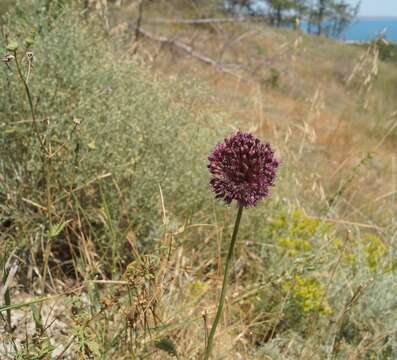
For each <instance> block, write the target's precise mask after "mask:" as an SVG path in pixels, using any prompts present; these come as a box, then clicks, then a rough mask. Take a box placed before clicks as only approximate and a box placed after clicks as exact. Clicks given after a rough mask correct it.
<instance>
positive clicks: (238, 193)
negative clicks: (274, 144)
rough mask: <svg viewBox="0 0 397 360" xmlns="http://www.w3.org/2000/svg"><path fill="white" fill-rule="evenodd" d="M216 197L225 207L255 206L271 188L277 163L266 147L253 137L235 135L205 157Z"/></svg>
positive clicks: (271, 152)
mask: <svg viewBox="0 0 397 360" xmlns="http://www.w3.org/2000/svg"><path fill="white" fill-rule="evenodd" d="M208 160H209V164H208V169H209V171H210V173H211V174H212V175H213V177H212V179H211V181H210V184H211V187H212V190H213V192H214V193H215V194H216V197H217V198H219V199H223V200H224V201H225V202H226V203H227V204H230V203H231V202H232V201H233V200H236V201H237V202H238V204H239V205H240V206H243V207H247V206H255V205H256V204H257V203H258V201H259V200H261V199H263V198H265V197H266V196H268V195H269V188H270V187H271V186H274V181H275V178H276V170H277V167H278V165H279V162H278V161H277V159H276V158H275V156H274V151H273V150H272V148H271V147H270V145H269V144H263V143H262V142H261V141H260V140H259V139H257V138H256V137H254V136H253V135H252V134H249V133H243V132H237V133H236V134H234V135H232V136H230V137H229V138H227V139H225V141H224V142H223V143H221V144H218V145H217V146H216V147H215V149H214V151H213V152H212V153H211V155H210V156H209V157H208Z"/></svg>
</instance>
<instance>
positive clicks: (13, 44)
mask: <svg viewBox="0 0 397 360" xmlns="http://www.w3.org/2000/svg"><path fill="white" fill-rule="evenodd" d="M7 50H8V51H12V52H15V51H17V50H18V43H17V42H16V41H11V42H10V43H8V45H7Z"/></svg>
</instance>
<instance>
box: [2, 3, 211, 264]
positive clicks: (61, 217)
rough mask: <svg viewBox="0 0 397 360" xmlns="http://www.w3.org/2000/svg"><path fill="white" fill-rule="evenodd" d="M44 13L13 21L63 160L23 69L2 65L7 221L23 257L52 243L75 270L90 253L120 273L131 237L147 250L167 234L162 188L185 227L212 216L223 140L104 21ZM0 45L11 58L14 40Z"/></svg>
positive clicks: (21, 11) (26, 12) (178, 89)
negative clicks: (214, 149)
mask: <svg viewBox="0 0 397 360" xmlns="http://www.w3.org/2000/svg"><path fill="white" fill-rule="evenodd" d="M35 4H36V6H34V7H32V8H31V9H28V8H27V7H26V8H23V7H19V8H17V10H15V11H16V12H15V13H13V14H10V15H8V17H7V18H6V29H7V32H8V33H9V34H10V36H9V38H8V43H10V42H18V43H19V49H18V50H17V54H18V57H19V62H20V64H21V67H22V68H23V73H24V74H26V72H27V71H28V70H27V67H28V66H27V62H26V52H27V50H29V51H32V52H33V54H34V62H33V68H32V69H31V74H30V79H29V87H30V91H31V93H32V96H33V103H34V108H35V116H36V123H37V130H38V132H39V133H40V134H41V136H42V139H43V140H44V142H45V146H46V147H47V148H48V149H49V148H51V149H52V153H53V154H54V153H55V155H54V156H52V157H51V159H50V160H49V159H48V158H49V157H48V156H47V155H46V154H43V149H42V148H41V146H40V141H39V137H38V136H37V134H36V133H35V131H34V128H32V118H31V114H30V110H29V106H28V101H27V99H26V94H25V93H24V91H23V86H22V84H21V83H20V82H19V81H18V76H17V70H16V65H15V62H10V63H9V64H8V66H2V69H1V72H2V76H1V79H0V86H1V88H2V89H4V94H5V96H2V97H1V99H0V127H1V133H0V154H1V155H0V156H1V159H2V160H1V163H0V177H1V178H2V179H3V180H4V181H2V182H1V184H0V196H1V197H2V198H4V199H6V201H5V206H3V208H2V210H1V213H0V216H1V222H5V221H7V234H8V235H7V238H8V240H9V241H15V242H17V243H18V244H19V246H20V248H23V247H24V246H25V245H28V244H29V245H30V246H32V247H33V249H34V250H32V251H36V250H37V251H38V252H42V251H41V250H39V244H40V242H41V241H42V240H44V242H45V243H47V244H49V243H50V241H51V243H52V244H51V245H49V246H52V249H53V253H54V255H58V256H59V257H60V258H61V259H63V260H67V259H70V258H71V257H73V255H74V254H79V253H81V252H83V250H82V249H83V248H84V247H86V248H85V250H84V251H92V252H93V253H96V254H97V256H99V257H100V258H102V259H104V260H105V263H106V262H107V260H106V259H109V261H110V260H111V262H112V264H113V265H115V264H116V263H118V262H119V261H120V260H122V258H123V257H126V258H129V252H125V251H123V248H124V245H125V244H126V241H125V238H126V234H127V232H131V231H132V232H133V233H134V234H135V235H136V236H137V239H138V247H142V246H144V244H146V245H145V246H147V244H148V240H153V239H156V237H157V236H158V235H159V234H162V229H163V228H162V220H161V219H162V216H161V205H160V187H161V190H162V193H163V194H164V198H165V206H166V208H167V210H168V211H169V213H168V214H167V216H172V214H173V213H174V214H175V215H176V218H180V219H185V218H186V217H188V216H190V214H191V213H193V212H195V211H196V210H197V209H198V208H200V206H201V203H202V200H203V199H202V197H203V195H202V193H203V189H206V188H207V184H206V178H207V174H206V169H205V166H204V165H202V164H203V163H205V156H206V154H207V152H208V149H209V147H208V146H207V144H210V145H212V143H213V141H211V135H210V134H209V133H208V131H207V130H206V129H205V128H203V127H202V126H200V119H199V118H198V117H196V118H193V117H192V116H191V114H190V113H189V111H188V109H187V106H181V105H178V104H176V102H175V100H174V98H175V97H176V95H178V96H179V97H183V99H184V100H185V101H184V102H185V104H186V103H188V99H189V96H191V93H192V92H193V90H191V91H190V93H189V92H187V91H186V90H185V89H186V88H187V86H182V85H181V84H176V83H174V82H169V83H165V82H163V83H161V82H158V81H155V80H154V79H153V78H151V76H150V75H149V74H148V72H147V71H145V69H143V67H142V66H140V65H139V64H138V62H137V61H136V60H134V59H131V58H130V57H129V56H128V54H123V53H122V52H121V50H120V49H119V48H118V46H117V44H114V43H111V42H110V41H109V40H108V38H107V35H106V33H105V32H104V30H103V27H102V25H101V22H100V19H88V20H87V19H83V18H82V17H81V15H80V14H79V12H78V11H77V9H74V10H73V9H71V8H69V7H65V8H63V10H59V9H58V13H57V20H56V21H50V20H49V17H48V16H47V15H48V14H47V13H46V12H45V11H44V10H43V9H42V7H40V6H39V5H40V4H37V3H35ZM59 11H61V13H59ZM17 34H18V36H17ZM20 34H22V35H20ZM25 38H27V39H30V40H29V44H30V43H31V42H33V46H30V47H29V49H27V48H26V47H25V43H26V40H25ZM0 46H1V48H0V50H1V51H2V53H5V47H6V46H7V43H6V41H5V39H3V40H2V43H1V45H0ZM170 88H173V89H174V91H173V94H170ZM192 88H193V89H194V87H192ZM214 135H215V134H214ZM82 242H83V243H82ZM152 246H153V245H152ZM88 249H89V250H88ZM41 255H42V256H44V254H43V253H42V254H41ZM86 255H87V254H86ZM85 259H86V260H87V261H88V257H87V256H86V257H85ZM124 260H125V259H124Z"/></svg>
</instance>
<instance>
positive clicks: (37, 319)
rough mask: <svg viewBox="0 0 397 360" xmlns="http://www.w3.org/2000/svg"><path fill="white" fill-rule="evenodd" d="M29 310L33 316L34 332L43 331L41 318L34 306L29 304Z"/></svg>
mask: <svg viewBox="0 0 397 360" xmlns="http://www.w3.org/2000/svg"><path fill="white" fill-rule="evenodd" d="M30 308H31V310H32V315H33V320H34V323H35V325H36V330H42V329H43V318H42V316H41V313H40V311H39V310H38V308H37V306H36V305H35V304H31V305H30Z"/></svg>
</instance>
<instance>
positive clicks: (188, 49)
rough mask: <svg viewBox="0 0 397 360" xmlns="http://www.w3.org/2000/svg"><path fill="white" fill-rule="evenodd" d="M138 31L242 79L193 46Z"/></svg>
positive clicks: (142, 30)
mask: <svg viewBox="0 0 397 360" xmlns="http://www.w3.org/2000/svg"><path fill="white" fill-rule="evenodd" d="M138 31H139V32H140V34H141V35H143V36H144V37H146V38H148V39H150V40H153V41H157V42H159V43H161V44H166V45H171V46H174V47H176V48H178V49H180V50H183V51H184V52H186V53H187V54H189V55H190V56H192V57H194V58H196V59H197V60H200V61H201V62H203V63H205V64H207V65H211V66H214V67H215V68H216V69H217V70H220V71H222V72H224V73H226V74H229V75H232V76H234V77H237V78H239V79H240V76H239V75H238V74H236V73H235V72H233V71H231V70H230V69H227V68H226V67H225V66H224V65H223V64H221V63H219V62H217V61H216V60H214V59H212V58H210V57H208V56H207V55H204V54H201V53H199V52H197V51H196V50H194V49H193V48H192V47H191V46H189V45H187V44H185V43H183V42H181V41H178V40H173V39H171V38H168V37H165V36H158V35H154V34H152V33H150V32H149V31H146V30H145V29H143V28H142V27H140V28H139V29H138Z"/></svg>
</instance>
